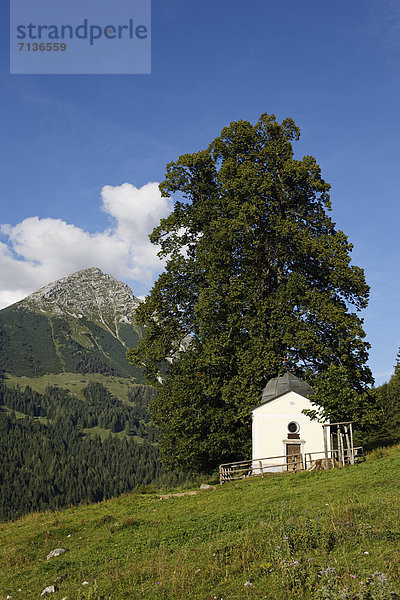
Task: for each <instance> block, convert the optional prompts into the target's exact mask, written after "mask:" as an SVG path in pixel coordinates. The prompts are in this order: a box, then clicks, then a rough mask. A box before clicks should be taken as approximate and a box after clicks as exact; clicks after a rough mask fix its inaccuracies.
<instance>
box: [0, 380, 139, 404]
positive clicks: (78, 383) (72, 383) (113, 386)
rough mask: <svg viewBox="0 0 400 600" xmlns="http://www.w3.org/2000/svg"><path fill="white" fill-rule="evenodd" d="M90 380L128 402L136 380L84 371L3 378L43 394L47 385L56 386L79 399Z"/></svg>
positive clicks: (82, 397)
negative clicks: (83, 372)
mask: <svg viewBox="0 0 400 600" xmlns="http://www.w3.org/2000/svg"><path fill="white" fill-rule="evenodd" d="M90 382H97V383H101V384H102V385H104V387H106V388H107V389H108V390H109V392H110V393H111V394H112V395H113V396H116V397H117V398H118V399H119V400H121V402H124V403H125V404H130V402H129V401H128V391H129V389H130V388H132V387H133V385H134V384H135V383H136V380H135V379H133V378H128V377H127V378H124V377H114V376H110V375H102V374H101V373H85V374H84V375H83V374H81V373H50V374H47V375H42V376H41V377H25V376H21V377H18V376H16V375H10V374H8V373H7V374H6V378H5V383H6V384H7V385H10V386H11V387H12V386H15V385H19V386H20V387H21V388H22V389H25V388H26V386H30V387H31V388H32V389H33V390H34V391H35V392H38V393H39V394H43V393H44V392H45V390H46V388H47V387H48V386H56V387H59V388H62V389H65V390H70V391H71V393H72V394H73V395H74V396H77V397H78V398H80V399H81V400H85V397H84V395H83V393H82V390H83V388H84V387H86V386H87V385H88V383H90Z"/></svg>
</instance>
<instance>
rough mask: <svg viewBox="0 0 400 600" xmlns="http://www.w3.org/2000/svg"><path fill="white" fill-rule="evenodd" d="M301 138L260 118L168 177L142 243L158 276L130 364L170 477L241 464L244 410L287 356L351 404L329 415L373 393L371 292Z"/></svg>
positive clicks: (141, 314)
mask: <svg viewBox="0 0 400 600" xmlns="http://www.w3.org/2000/svg"><path fill="white" fill-rule="evenodd" d="M299 134H300V132H299V129H298V127H296V125H295V123H294V122H293V120H292V119H285V120H284V121H283V122H282V123H281V124H280V123H278V122H277V121H276V119H275V117H274V116H273V115H267V114H263V115H262V116H261V117H260V119H259V121H258V123H257V124H256V125H254V126H253V125H252V124H251V123H249V122H247V121H238V122H234V123H231V124H230V126H229V127H226V128H224V129H223V130H222V132H221V136H220V137H218V138H216V139H215V140H214V141H213V142H212V143H211V144H210V145H209V147H208V148H207V149H205V150H202V151H200V152H197V153H194V154H185V155H183V156H180V157H179V158H178V160H177V161H176V162H172V163H170V164H169V165H168V166H167V171H166V178H165V181H164V182H163V183H162V184H161V185H160V189H161V192H162V194H163V196H171V195H172V196H174V197H175V198H176V201H175V207H174V211H173V212H172V213H171V214H170V216H169V217H167V218H166V219H163V220H162V221H161V223H160V225H159V226H158V227H157V228H156V229H155V230H154V231H153V233H152V234H151V236H150V239H151V241H152V242H153V243H154V244H158V245H159V246H160V248H161V250H160V256H162V257H165V258H166V268H165V271H164V272H163V273H162V274H161V275H160V277H159V278H158V280H157V281H156V283H155V285H154V287H153V289H152V290H151V293H150V295H149V296H148V297H147V298H146V301H145V302H144V303H143V304H142V305H141V306H140V307H139V309H138V311H137V318H138V321H139V322H140V323H141V324H143V325H145V327H146V335H145V337H144V339H143V340H142V342H141V343H140V344H139V346H138V348H137V349H135V350H131V351H130V352H129V353H128V356H129V358H130V360H132V361H133V362H136V363H137V364H142V365H143V364H144V365H145V370H146V376H147V377H148V380H149V381H150V382H151V383H153V384H157V379H158V380H159V383H158V387H159V393H158V397H157V399H156V400H155V401H153V403H152V406H151V410H152V414H153V417H154V420H155V422H156V424H157V425H158V427H159V429H160V431H161V447H162V455H163V460H164V464H165V465H166V466H167V467H180V468H188V469H194V470H198V471H207V470H210V469H212V468H214V467H215V466H216V465H217V464H218V463H219V462H224V461H228V460H236V459H237V458H240V457H246V456H248V455H249V452H250V438H251V435H250V425H251V419H250V415H249V409H250V408H251V407H253V406H255V405H257V403H258V399H259V394H260V392H261V390H262V388H263V386H264V385H265V384H266V381H267V380H268V379H269V378H270V377H274V376H276V375H277V374H278V372H280V371H281V370H282V359H283V357H286V359H287V361H288V362H289V364H290V365H291V370H292V371H293V372H294V373H295V374H297V375H299V376H303V377H304V376H305V377H307V378H308V380H309V381H310V383H314V384H315V385H316V386H317V387H318V381H319V378H321V381H322V387H323V382H324V380H325V381H328V383H329V382H330V388H329V385H328V388H329V389H330V390H331V392H332V389H333V388H332V380H333V381H335V373H337V375H338V379H337V380H338V381H340V385H341V387H343V389H344V388H345V390H344V391H345V396H344V397H345V398H346V400H345V403H344V404H345V406H343V403H342V405H340V402H339V403H338V405H337V407H336V406H335V405H334V400H333V407H332V394H331V397H330V398H327V403H326V405H327V410H328V412H329V413H331V414H333V413H335V416H343V412H346V410H347V412H348V413H350V412H351V411H352V409H354V402H350V404H353V406H350V405H349V398H351V399H354V398H356V396H355V393H357V392H360V391H362V389H363V388H364V387H365V385H366V384H368V383H369V382H370V380H371V374H370V371H369V369H368V367H366V360H367V348H368V344H367V343H366V342H365V341H364V339H363V338H364V332H363V329H362V321H361V320H360V318H359V317H358V316H357V311H358V310H359V309H362V308H364V307H365V306H366V305H367V300H368V292H369V288H368V286H367V285H366V283H365V279H364V273H363V271H362V269H360V268H359V267H356V266H353V265H351V263H350V252H351V249H352V245H351V244H350V243H349V242H348V240H347V237H346V236H345V234H344V233H343V232H342V231H339V230H337V229H336V228H335V224H334V223H333V222H332V221H331V219H330V218H329V216H328V214H327V211H329V209H330V199H329V194H328V191H329V188H330V186H329V184H328V183H326V182H325V181H324V180H323V179H322V177H321V172H320V168H319V166H318V164H317V163H316V161H315V159H314V158H313V157H312V156H305V157H304V158H303V159H302V160H296V159H294V157H293V149H292V141H294V140H298V138H299ZM188 336H190V343H189V345H188V346H187V347H186V349H185V350H184V351H182V342H184V341H185V340H186V341H187V339H188ZM160 373H161V377H160ZM324 378H325V379H324ZM160 379H161V380H162V383H161V382H160ZM333 387H335V386H333ZM333 393H336V391H335V390H333ZM320 396H321V394H320V395H319V396H318V397H319V402H320V403H321V404H322V405H323V398H322V399H320ZM328 396H329V394H328ZM346 407H347V409H346ZM335 408H336V412H335ZM345 409H346V410H345Z"/></svg>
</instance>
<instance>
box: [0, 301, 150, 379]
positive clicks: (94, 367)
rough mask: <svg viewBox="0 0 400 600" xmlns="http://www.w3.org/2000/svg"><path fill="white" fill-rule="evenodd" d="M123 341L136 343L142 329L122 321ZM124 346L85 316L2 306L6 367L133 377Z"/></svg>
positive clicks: (34, 372) (137, 372) (0, 333)
mask: <svg viewBox="0 0 400 600" xmlns="http://www.w3.org/2000/svg"><path fill="white" fill-rule="evenodd" d="M120 336H121V339H123V340H124V343H126V344H129V345H130V346H135V345H136V344H137V342H138V339H139V334H138V332H137V331H135V330H134V328H133V327H131V326H130V325H127V324H125V323H123V324H121V326H120ZM125 353H126V350H125V346H124V345H123V344H122V343H121V342H120V341H119V340H118V339H116V338H115V337H114V336H113V335H111V333H110V332H109V331H107V330H106V329H104V328H102V327H100V326H99V325H97V324H96V323H94V322H92V321H91V320H89V319H87V318H85V317H82V318H80V319H78V318H75V319H74V318H72V317H71V318H70V319H67V318H65V317H61V316H60V317H56V316H54V315H49V314H46V313H39V312H34V311H31V310H26V309H21V308H18V305H13V306H11V307H9V308H5V309H3V310H1V311H0V364H1V365H2V367H3V369H4V370H5V371H6V372H7V373H12V374H14V375H25V376H33V377H37V376H40V375H43V374H45V373H62V372H79V373H104V374H106V375H118V376H122V377H135V378H136V380H137V381H138V382H142V381H143V376H142V372H141V369H139V368H136V367H133V366H132V365H130V364H129V363H128V362H127V360H126V356H125Z"/></svg>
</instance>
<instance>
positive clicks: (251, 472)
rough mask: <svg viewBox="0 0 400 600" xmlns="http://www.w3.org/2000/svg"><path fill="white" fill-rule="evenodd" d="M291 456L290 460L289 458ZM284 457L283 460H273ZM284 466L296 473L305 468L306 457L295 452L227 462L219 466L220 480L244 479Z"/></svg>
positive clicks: (221, 481) (286, 469)
mask: <svg viewBox="0 0 400 600" xmlns="http://www.w3.org/2000/svg"><path fill="white" fill-rule="evenodd" d="M288 458H289V460H288ZM279 459H283V461H281V462H273V463H271V462H270V461H271V460H272V461H277V460H279ZM282 467H283V468H284V470H285V471H287V472H291V473H296V472H298V471H302V470H303V469H304V458H303V456H302V454H293V455H292V456H290V457H287V456H286V455H282V456H268V457H267V458H257V459H255V460H242V461H238V462H234V463H226V464H224V465H220V466H219V481H220V483H225V482H226V481H233V480H234V479H243V478H244V477H255V476H258V475H265V474H266V473H270V472H271V469H274V470H275V471H276V470H277V469H281V468H282Z"/></svg>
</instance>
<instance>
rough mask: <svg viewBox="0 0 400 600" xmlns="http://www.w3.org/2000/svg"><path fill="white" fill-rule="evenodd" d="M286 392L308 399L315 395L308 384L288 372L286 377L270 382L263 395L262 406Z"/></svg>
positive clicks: (282, 376) (276, 378)
mask: <svg viewBox="0 0 400 600" xmlns="http://www.w3.org/2000/svg"><path fill="white" fill-rule="evenodd" d="M286 392H296V393H297V394H300V395H301V396H305V397H306V398H308V396H311V395H312V394H314V390H313V389H312V387H311V386H310V385H308V383H306V382H305V381H303V380H302V379H298V378H297V377H295V376H294V375H292V374H291V373H288V372H286V373H285V374H284V375H281V376H280V377H274V378H273V379H270V380H269V381H268V383H267V385H266V386H265V388H264V389H263V392H262V394H261V402H260V404H265V403H266V402H269V401H270V400H273V399H274V398H277V397H278V396H281V395H282V394H286Z"/></svg>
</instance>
